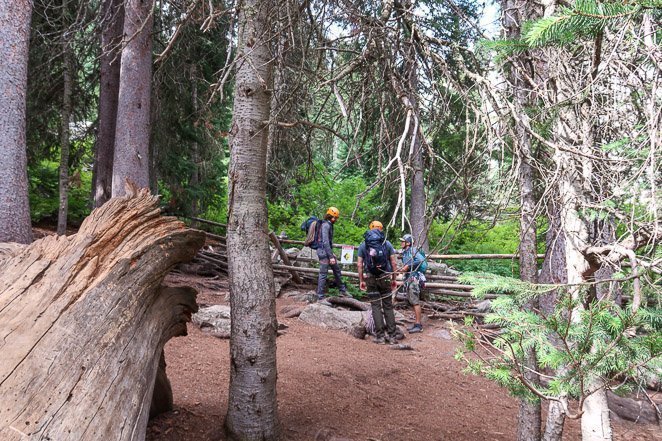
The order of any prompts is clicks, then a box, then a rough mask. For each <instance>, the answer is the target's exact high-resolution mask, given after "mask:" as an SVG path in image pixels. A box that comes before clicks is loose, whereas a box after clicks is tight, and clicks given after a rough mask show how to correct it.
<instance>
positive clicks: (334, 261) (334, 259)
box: [329, 257, 336, 265]
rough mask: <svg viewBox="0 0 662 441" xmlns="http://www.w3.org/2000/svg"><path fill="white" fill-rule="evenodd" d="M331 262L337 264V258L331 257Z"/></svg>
mask: <svg viewBox="0 0 662 441" xmlns="http://www.w3.org/2000/svg"><path fill="white" fill-rule="evenodd" d="M329 263H330V264H331V265H335V264H336V258H335V257H332V258H330V259H329Z"/></svg>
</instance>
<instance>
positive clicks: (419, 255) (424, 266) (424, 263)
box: [412, 250, 428, 274]
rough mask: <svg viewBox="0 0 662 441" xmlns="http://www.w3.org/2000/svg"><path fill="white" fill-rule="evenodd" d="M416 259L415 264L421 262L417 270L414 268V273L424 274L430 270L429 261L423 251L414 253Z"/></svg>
mask: <svg viewBox="0 0 662 441" xmlns="http://www.w3.org/2000/svg"><path fill="white" fill-rule="evenodd" d="M412 254H413V255H414V257H413V258H412V259H413V260H414V262H416V261H418V262H420V263H419V264H418V267H417V268H414V271H418V272H419V273H421V274H424V273H425V272H426V271H427V270H428V259H427V258H426V257H425V253H424V252H423V250H416V252H415V253H412Z"/></svg>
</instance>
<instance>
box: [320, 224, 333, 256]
mask: <svg viewBox="0 0 662 441" xmlns="http://www.w3.org/2000/svg"><path fill="white" fill-rule="evenodd" d="M330 229H331V224H329V222H326V221H325V222H322V249H323V250H324V254H326V258H327V259H329V263H330V264H331V265H333V264H335V263H336V262H335V260H336V257H335V256H334V255H333V251H332V250H331V240H330V238H329V236H330V235H329V230H330ZM332 260H333V262H332Z"/></svg>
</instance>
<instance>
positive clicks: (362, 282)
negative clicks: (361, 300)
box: [359, 280, 367, 291]
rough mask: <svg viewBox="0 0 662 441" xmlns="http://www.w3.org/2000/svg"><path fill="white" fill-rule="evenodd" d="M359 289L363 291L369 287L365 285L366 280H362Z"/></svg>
mask: <svg viewBox="0 0 662 441" xmlns="http://www.w3.org/2000/svg"><path fill="white" fill-rule="evenodd" d="M359 289H360V290H361V291H365V290H366V289H367V288H366V285H365V280H362V281H361V282H359Z"/></svg>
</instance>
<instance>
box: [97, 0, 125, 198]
mask: <svg viewBox="0 0 662 441" xmlns="http://www.w3.org/2000/svg"><path fill="white" fill-rule="evenodd" d="M99 27H100V28H101V32H100V34H101V37H100V38H101V56H100V57H99V107H98V117H97V121H98V123H97V124H98V127H97V139H96V142H95V144H94V164H93V168H92V172H93V177H92V199H93V201H94V206H95V207H100V206H102V205H103V204H104V203H105V202H106V201H107V200H108V199H110V197H111V195H112V181H113V156H114V149H115V129H116V124H117V100H118V99H119V88H120V60H121V47H122V30H123V27H124V4H123V2H122V0H102V2H101V7H100V14H99Z"/></svg>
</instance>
